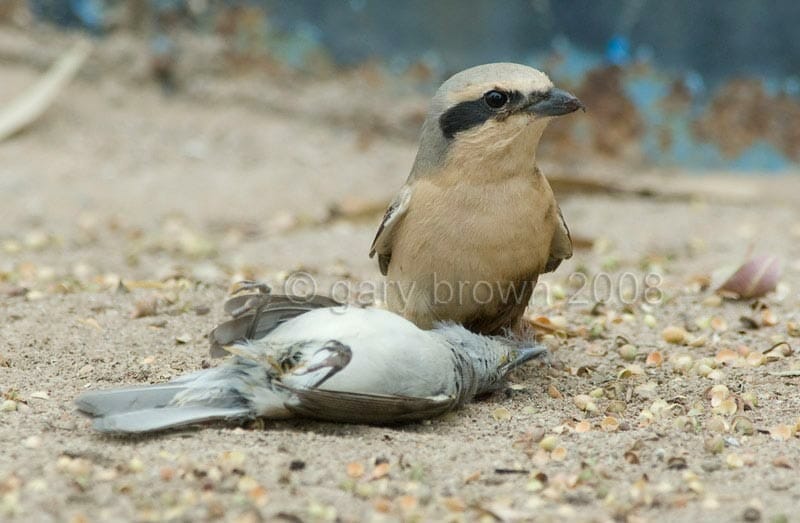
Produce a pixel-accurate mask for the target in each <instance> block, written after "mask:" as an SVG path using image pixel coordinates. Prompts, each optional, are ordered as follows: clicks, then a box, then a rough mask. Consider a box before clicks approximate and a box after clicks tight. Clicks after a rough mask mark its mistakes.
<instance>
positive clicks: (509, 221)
mask: <svg viewBox="0 0 800 523" xmlns="http://www.w3.org/2000/svg"><path fill="white" fill-rule="evenodd" d="M582 108H583V104H582V103H581V102H580V100H578V99H577V98H576V97H575V96H573V95H571V94H569V93H567V92H566V91H562V90H560V89H557V88H555V87H554V86H553V83H552V82H551V81H550V79H549V78H548V77H547V75H545V74H544V73H542V72H540V71H537V70H536V69H533V68H531V67H527V66H524V65H519V64H511V63H496V64H487V65H481V66H478V67H473V68H471V69H467V70H465V71H462V72H460V73H458V74H456V75H455V76H453V77H451V78H450V79H449V80H447V81H446V82H445V83H444V84H442V86H441V87H440V88H439V90H438V91H437V93H436V95H435V96H434V98H433V101H432V102H431V105H430V109H429V111H428V116H427V118H426V120H425V123H424V124H423V126H422V136H421V138H420V142H419V150H418V152H417V157H416V160H415V161H414V165H413V167H412V169H411V175H410V176H409V177H408V180H407V181H406V183H405V185H403V187H402V188H401V189H400V192H399V193H398V195H397V196H396V197H395V198H394V200H393V201H392V203H391V205H390V206H389V209H388V210H387V211H386V215H385V216H384V218H383V221H382V222H381V224H380V226H379V228H378V232H377V234H376V236H375V240H374V241H373V244H372V249H371V252H370V256H371V257H372V256H374V255H376V254H377V256H378V263H379V266H380V270H381V272H382V273H383V274H384V275H386V276H387V280H388V281H387V283H388V284H387V292H386V300H387V305H388V307H389V309H390V310H392V311H394V312H397V313H399V314H402V315H403V316H405V317H406V318H407V319H409V320H411V321H412V322H414V323H415V324H416V325H417V326H418V327H420V328H422V329H429V328H431V327H432V326H433V325H434V324H435V323H436V322H439V321H452V322H456V323H459V324H461V325H463V326H465V327H466V328H467V329H469V330H471V331H473V332H478V333H483V334H498V333H501V332H504V331H506V330H508V329H515V328H516V327H518V325H519V320H520V318H521V317H522V315H523V313H524V311H525V307H526V305H527V304H528V301H529V300H530V297H531V295H532V293H533V288H534V286H535V285H536V280H537V279H538V276H539V274H542V273H544V272H550V271H553V270H555V269H556V267H558V265H559V264H560V263H561V261H562V260H564V259H566V258H569V257H571V256H572V241H571V239H570V235H569V230H568V229H567V225H566V223H565V222H564V218H563V216H562V215H561V210H560V209H559V207H558V204H557V203H556V201H555V198H554V197H553V191H552V189H551V188H550V184H549V183H548V182H547V179H546V178H545V177H544V176H543V175H542V173H541V171H540V170H539V169H538V167H536V147H537V145H538V143H539V139H540V138H541V136H542V132H543V131H544V129H545V127H546V126H547V123H548V122H549V121H550V120H551V119H552V118H553V117H557V116H561V115H565V114H568V113H571V112H574V111H576V110H577V109H582Z"/></svg>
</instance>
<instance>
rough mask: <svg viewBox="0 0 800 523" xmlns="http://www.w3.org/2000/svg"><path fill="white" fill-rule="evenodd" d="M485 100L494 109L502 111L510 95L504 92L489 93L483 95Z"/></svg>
mask: <svg viewBox="0 0 800 523" xmlns="http://www.w3.org/2000/svg"><path fill="white" fill-rule="evenodd" d="M483 100H484V101H485V102H486V105H488V106H489V107H491V108H492V109H500V108H501V107H503V106H504V105H505V104H507V103H508V95H507V94H506V93H504V92H502V91H489V92H488V93H486V94H485V95H483Z"/></svg>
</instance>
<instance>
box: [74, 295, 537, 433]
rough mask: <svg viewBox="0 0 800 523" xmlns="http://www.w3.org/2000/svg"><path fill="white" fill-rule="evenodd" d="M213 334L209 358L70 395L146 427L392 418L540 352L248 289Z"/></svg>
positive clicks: (448, 403) (135, 427) (98, 411)
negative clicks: (214, 361) (181, 372)
mask: <svg viewBox="0 0 800 523" xmlns="http://www.w3.org/2000/svg"><path fill="white" fill-rule="evenodd" d="M226 309H227V310H228V311H229V312H231V313H232V314H233V316H234V318H233V319H232V320H230V321H228V322H226V323H223V324H222V325H220V326H219V327H217V328H216V329H215V330H214V331H213V332H212V333H211V343H212V353H218V352H220V351H224V352H227V353H229V354H230V355H231V357H230V359H228V360H227V361H226V362H224V363H223V364H221V365H220V366H218V367H216V368H211V369H206V370H201V371H199V372H195V373H192V374H188V375H186V376H182V377H179V378H177V379H174V380H172V381H170V382H167V383H164V384H160V385H148V386H140V387H127V388H120V389H111V390H105V391H102V390H101V391H91V392H87V393H84V394H82V395H81V396H80V397H78V399H77V400H76V404H77V406H78V409H79V410H80V411H81V412H82V413H84V414H86V415H88V416H91V417H92V418H93V423H92V426H93V427H94V428H95V429H96V430H98V431H101V432H110V433H144V432H153V431H159V430H163V429H169V428H175V427H181V426H186V425H193V424H197V423H202V422H208V421H214V420H223V421H228V422H237V423H240V422H242V421H244V420H249V419H253V418H256V417H264V418H273V419H275V418H288V417H293V416H297V417H307V418H314V419H320V420H328V421H336V422H349V423H365V424H390V423H400V422H406V421H412V420H419V419H424V418H430V417H434V416H438V415H440V414H443V413H445V412H447V411H450V410H453V409H456V408H458V407H460V406H461V405H463V404H464V403H466V402H468V401H470V400H472V399H473V398H474V397H475V396H476V395H478V394H483V393H487V392H490V391H493V390H495V389H496V388H498V387H499V386H501V385H502V383H503V381H504V378H505V376H506V375H507V374H508V373H509V372H510V371H511V370H513V369H515V368H517V367H518V366H520V365H522V364H523V363H525V362H527V361H529V360H531V359H532V358H534V357H536V356H538V355H540V354H542V353H544V352H545V349H544V348H542V347H540V346H530V345H529V346H521V345H520V344H519V343H518V342H516V341H514V340H511V339H509V338H500V337H487V336H480V335H477V334H474V333H471V332H469V331H468V330H466V329H464V328H463V327H461V326H458V325H455V324H452V323H447V324H440V325H436V326H435V327H434V329H433V330H430V331H423V330H421V329H419V328H418V327H416V326H415V325H414V324H413V323H411V322H409V321H408V320H406V319H404V318H403V317H401V316H398V315H396V314H394V313H392V312H389V311H386V310H381V309H374V308H367V309H363V308H358V307H354V306H346V305H338V304H336V302H333V301H332V300H330V299H328V298H322V297H314V298H311V299H302V298H293V297H287V296H274V295H271V294H269V293H268V292H254V293H253V292H249V293H246V294H244V295H238V296H234V297H233V298H231V299H230V300H229V301H228V302H227V304H226Z"/></svg>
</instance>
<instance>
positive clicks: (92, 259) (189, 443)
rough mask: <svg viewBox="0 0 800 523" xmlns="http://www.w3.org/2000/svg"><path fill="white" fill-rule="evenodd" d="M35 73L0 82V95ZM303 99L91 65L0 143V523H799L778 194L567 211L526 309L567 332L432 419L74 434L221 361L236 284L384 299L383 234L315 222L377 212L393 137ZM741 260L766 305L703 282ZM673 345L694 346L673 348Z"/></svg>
mask: <svg viewBox="0 0 800 523" xmlns="http://www.w3.org/2000/svg"><path fill="white" fill-rule="evenodd" d="M4 36H5V37H6V38H8V35H7V34H6V35H4ZM12 36H13V35H12ZM38 74H40V69H39V68H38V67H33V66H28V65H26V64H25V63H21V62H15V61H7V62H6V63H0V75H2V82H0V100H2V101H3V102H2V103H5V101H7V100H10V99H12V98H13V96H14V95H15V94H16V93H18V92H20V90H22V89H24V88H25V86H26V85H29V84H30V83H31V82H33V81H34V80H35V78H36V77H37V75H38ZM259 81H260V82H263V84H264V86H265V87H264V88H265V91H267V92H270V93H272V95H274V94H275V93H276V92H278V93H279V92H281V90H282V89H285V86H282V85H281V84H280V83H275V82H272V81H270V80H268V79H259ZM230 84H231V85H229V86H227V87H226V89H228V90H227V91H226V92H228V93H234V94H235V92H236V82H235V81H231V82H230ZM251 84H252V82H251V83H250V84H247V85H251ZM330 89H331V90H332V91H330V92H329V95H330V97H331V98H334V99H335V96H334V94H335V93H341V92H345V93H346V92H348V90H347V89H343V88H342V87H341V86H338V87H336V86H334V87H331V88H330ZM287 93H291V91H287ZM287 96H289V94H287ZM376 96H377V95H376ZM385 96H386V97H387V99H388V96H389V95H388V94H386V95H385ZM242 98H244V96H243V97H242ZM278 99H280V97H278ZM314 103H315V102H314V100H308V99H302V97H301V100H300V101H299V102H298V104H299V105H300V106H302V107H299V108H298V109H297V112H298V114H300V113H302V114H303V115H304V116H303V117H302V118H301V117H295V116H294V114H293V113H292V111H291V110H287V111H272V110H269V106H265V107H263V108H260V107H257V106H254V104H252V103H242V102H240V101H238V100H237V97H236V96H226V97H220V98H218V99H215V100H213V101H211V102H207V103H203V102H202V101H201V100H198V99H197V97H187V96H181V95H178V96H175V97H173V98H171V99H165V98H164V97H163V96H162V95H161V94H160V93H159V91H158V90H157V89H156V88H155V87H154V86H152V85H149V84H144V83H141V84H137V83H135V82H131V81H127V80H126V81H120V80H119V79H118V77H115V76H113V75H109V76H104V75H103V74H99V73H96V74H94V75H91V76H88V77H87V76H82V77H81V78H79V79H78V80H77V81H76V82H75V83H74V84H72V85H71V86H70V87H69V89H68V91H67V92H65V93H63V95H62V96H61V97H60V98H59V100H58V102H57V103H56V104H55V105H54V106H53V107H52V108H51V110H50V111H49V112H48V113H47V115H46V116H45V118H44V119H43V120H41V121H40V122H39V123H38V124H37V125H36V126H35V127H33V128H31V129H29V130H28V131H27V132H25V133H23V134H21V135H19V136H17V137H15V138H13V139H12V140H9V141H7V142H5V143H2V144H0V194H1V195H2V199H1V200H0V218H1V219H0V393H2V395H3V398H2V401H3V403H2V405H3V407H2V410H0V445H2V449H3V450H2V452H0V520H3V521H74V522H79V521H81V522H82V521H92V522H94V521H160V520H170V521H198V520H199V521H205V520H222V521H261V520H264V521H274V520H284V521H333V520H337V519H338V520H342V521H364V520H388V521H394V520H412V521H433V520H456V521H458V520H478V519H481V520H486V521H493V520H509V521H513V520H532V519H535V520H537V521H561V520H570V521H611V520H622V521H666V520H669V521H735V520H746V521H758V520H762V521H774V522H779V521H796V520H797V519H796V518H797V514H796V510H795V507H797V506H798V504H799V503H800V483H798V482H797V481H796V478H797V473H798V472H797V470H798V468H800V447H799V446H798V438H797V435H796V432H797V429H798V428H800V427H798V425H797V424H798V421H799V420H800V398H799V397H798V395H797V385H798V383H800V377H797V376H798V374H800V372H797V371H800V361H799V360H798V359H797V356H796V355H795V354H794V353H793V351H792V350H791V349H797V348H798V347H797V345H798V341H799V340H798V338H797V337H792V334H794V336H797V327H796V325H797V324H798V322H800V313H798V305H799V304H800V297H798V292H797V289H798V288H800V266H799V265H798V263H797V261H796V260H797V259H798V255H799V254H800V246H799V245H800V242H799V240H800V214H799V213H798V212H797V205H798V203H800V191H798V190H797V189H798V183H797V179H796V178H777V177H776V178H770V179H763V186H764V187H767V188H769V189H770V191H769V193H770V194H771V195H772V196H771V197H769V198H750V199H749V201H744V202H743V201H741V199H740V200H739V201H737V202H731V201H726V200H725V199H722V200H714V199H707V198H694V199H690V200H686V199H653V198H650V199H642V198H632V197H625V198H622V197H609V196H602V195H600V196H591V195H589V196H572V197H567V198H564V199H563V201H562V207H563V210H564V214H565V216H566V218H567V220H568V222H569V223H570V225H571V226H572V229H573V232H574V233H575V235H576V236H578V237H580V238H584V239H590V240H592V241H593V244H594V246H593V248H591V249H582V250H578V251H577V252H576V255H575V257H574V258H573V259H572V260H570V261H569V263H566V264H565V265H564V266H562V268H561V269H559V271H558V272H557V273H556V274H554V275H549V276H548V277H547V278H545V281H544V284H545V285H543V286H542V289H544V288H545V287H547V288H549V289H550V300H549V302H547V300H546V299H545V296H544V292H539V294H538V297H537V304H536V307H535V310H534V316H544V317H547V318H548V319H549V320H550V321H551V322H552V323H553V324H555V325H556V326H557V327H559V328H560V329H561V330H563V331H566V332H568V333H570V336H569V337H567V336H561V335H560V334H559V335H558V336H555V337H554V336H549V337H545V338H544V341H545V342H546V343H548V345H549V346H550V347H551V350H552V355H551V357H550V361H549V362H548V363H546V364H545V363H537V364H534V365H532V366H530V367H529V368H526V369H524V370H522V371H519V372H518V373H517V374H516V375H515V376H514V377H513V380H512V386H510V387H509V389H508V390H507V391H506V392H505V393H499V394H496V395H494V396H492V397H490V398H487V399H485V400H482V401H480V402H477V403H475V404H472V405H469V406H468V407H466V408H465V409H463V410H462V411H460V412H457V413H454V414H451V415H448V416H446V417H445V418H442V419H437V420H433V421H431V422H427V423H420V424H414V425H409V426H404V427H389V428H387V427H364V426H344V425H334V424H327V423H315V422H305V421H287V422H279V423H275V422H267V423H263V424H254V425H252V426H249V427H245V428H225V427H220V426H212V427H207V428H203V429H200V430H189V431H181V432H172V433H167V434H163V435H159V436H156V437H150V438H141V439H121V438H109V437H102V436H98V435H96V434H93V433H91V432H90V430H89V424H88V422H87V420H85V419H83V418H81V417H80V416H78V415H77V414H76V413H75V412H74V409H73V407H72V404H71V402H72V400H73V398H74V397H75V396H76V395H77V394H78V393H80V392H81V391H82V390H85V389H87V388H95V387H111V386H114V385H119V384H123V383H154V382H159V381H164V380H167V379H169V378H171V377H174V376H176V375H178V374H181V373H183V372H186V371H189V370H193V369H197V368H199V367H201V366H204V365H208V364H215V362H212V361H210V359H209V357H208V355H207V342H206V340H205V338H204V336H205V334H206V333H207V332H208V331H209V330H210V329H211V328H212V327H213V326H214V325H215V324H216V323H217V322H218V321H220V320H221V319H222V311H221V303H222V300H223V299H224V296H225V294H226V291H227V289H228V286H229V285H230V283H231V282H233V281H235V280H237V279H240V278H242V277H256V278H260V279H264V280H267V281H269V282H271V283H273V284H278V285H279V287H280V284H281V282H282V281H283V280H284V279H286V278H287V275H289V274H290V273H291V271H295V270H302V271H306V272H308V273H309V274H311V275H313V276H314V277H315V278H316V279H317V281H319V282H320V283H319V289H318V290H319V291H325V290H326V289H328V288H330V285H331V284H332V283H333V282H335V281H347V282H352V283H354V284H355V283H358V282H363V281H368V282H369V281H372V282H378V281H379V274H378V271H377V268H376V267H375V265H374V263H373V262H372V261H371V260H369V259H368V258H367V256H366V251H367V248H368V245H369V242H370V240H371V238H372V235H373V233H374V228H375V226H376V223H377V220H378V219H379V217H378V216H376V215H374V213H372V214H370V213H367V214H368V215H369V216H368V217H366V218H364V219H356V218H355V217H353V216H351V215H353V214H358V213H356V212H354V211H353V212H350V213H349V214H348V216H349V218H347V219H339V220H328V219H325V217H326V216H327V215H328V208H329V207H330V206H331V205H333V204H336V203H339V204H342V203H344V204H345V206H346V207H347V206H349V207H348V208H353V207H364V206H365V202H367V203H368V202H371V201H374V200H382V199H385V198H388V197H390V196H391V195H392V194H393V192H394V191H395V190H396V188H397V187H398V186H399V185H400V184H401V183H402V181H403V180H404V178H405V176H406V174H407V171H408V168H409V166H410V163H411V161H412V159H413V155H414V150H415V147H414V144H413V142H411V141H405V140H400V139H397V138H386V137H384V136H383V135H381V134H375V135H374V136H372V135H367V137H366V139H365V131H364V128H363V127H359V126H348V125H345V124H341V125H336V124H335V123H331V121H330V120H327V121H324V122H321V123H320V122H315V121H314V119H313V118H310V117H308V115H309V114H313V113H314V110H315V105H314ZM416 103H417V102H416V101H412V102H410V103H409V107H412V108H413V107H415V104H416ZM545 160H547V161H549V162H551V163H558V162H557V159H556V158H546V159H545ZM628 175H629V176H631V177H632V178H631V179H633V177H635V176H636V175H637V173H636V172H635V171H633V172H631V173H629V174H628ZM677 180H679V178H678V174H675V173H673V174H671V175H667V176H664V177H663V183H664V184H666V185H670V184H672V183H673V181H676V183H677ZM724 183H727V184H731V186H736V185H737V184H740V183H741V184H743V183H744V180H742V179H740V178H737V177H736V176H730V177H728V179H727V181H725V182H724ZM366 206H367V207H368V205H366ZM750 249H754V251H755V252H759V253H767V254H773V255H776V256H779V257H780V258H781V259H782V260H783V262H784V264H783V265H784V275H783V278H782V281H781V285H780V286H779V289H778V292H776V293H773V294H771V295H769V296H768V297H767V298H765V299H763V300H762V301H761V302H760V303H759V304H758V307H762V308H763V307H766V308H767V309H766V310H767V312H764V311H763V310H754V309H753V308H752V307H751V305H752V304H751V303H749V302H724V303H719V302H718V301H717V300H715V299H714V297H713V293H712V292H711V289H707V288H706V286H705V284H706V283H708V281H711V282H712V287H713V285H714V283H716V282H719V281H720V278H722V277H724V271H725V270H726V269H727V270H731V269H735V267H736V266H737V265H738V264H739V263H740V262H741V261H742V260H743V259H744V258H745V256H746V255H747V254H748V252H749V250H750ZM582 274H585V275H587V276H586V277H585V278H584V277H583V276H581V275H582ZM604 275H608V276H609V277H610V281H611V283H612V285H611V288H610V289H608V286H607V281H609V280H606V279H605V278H606V276H604ZM623 275H625V276H623ZM648 275H649V276H648ZM620 278H622V281H623V286H622V287H623V289H622V290H620V286H619V285H618V282H619V281H620ZM289 280H290V281H292V279H291V277H289ZM584 280H585V281H586V284H585V285H583V286H582V288H581V285H582V282H583V281H584ZM120 282H122V283H120ZM632 282H635V284H636V288H637V290H638V291H639V296H638V297H634V298H632V299H629V298H630V297H629V296H628V295H627V294H626V293H625V292H624V288H625V287H630V286H631V285H632ZM646 283H647V284H650V286H651V287H653V289H651V291H650V292H651V294H649V295H648V296H650V298H652V299H651V300H649V301H654V302H655V303H651V304H648V303H645V301H644V300H642V299H641V293H642V292H643V289H644V286H645V284H646ZM593 288H594V289H595V291H593V290H592V289H593ZM608 292H610V294H609V295H608V296H610V297H611V299H610V300H607V301H608V302H607V304H606V305H605V306H604V307H599V308H598V307H594V306H595V303H596V301H597V300H598V299H601V298H603V297H604V296H607V293H608ZM593 293H594V296H593V295H592V294H593ZM136 315H141V316H142V317H138V318H133V317H132V316H136ZM743 316H744V317H747V318H751V319H752V322H754V323H755V325H749V327H750V328H745V326H746V324H745V323H744V322H743V321H742V320H741V319H740V318H741V317H743ZM745 321H746V320H745ZM669 326H677V327H681V328H684V329H686V330H687V331H688V333H687V334H686V335H685V337H683V335H682V334H681V336H680V337H682V339H679V340H675V341H677V343H668V342H667V341H665V339H664V336H663V334H662V331H663V329H665V328H666V327H669ZM754 326H755V327H758V328H752V327H754ZM782 340H786V341H788V343H789V345H781V346H778V347H777V348H775V349H773V350H771V351H770V350H769V349H770V347H773V346H774V345H775V344H776V343H778V342H780V341H782ZM626 342H627V343H628V346H625V347H624V348H621V347H620V346H621V345H624V344H625V343H626ZM631 345H632V346H633V348H631ZM781 373H783V375H781ZM715 386H716V388H714V389H712V387H715Z"/></svg>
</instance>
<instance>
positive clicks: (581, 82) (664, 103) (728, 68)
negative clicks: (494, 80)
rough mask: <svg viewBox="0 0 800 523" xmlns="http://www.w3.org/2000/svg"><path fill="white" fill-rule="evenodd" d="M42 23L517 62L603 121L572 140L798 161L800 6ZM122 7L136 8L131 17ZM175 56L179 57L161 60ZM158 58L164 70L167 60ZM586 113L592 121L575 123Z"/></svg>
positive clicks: (418, 64)
mask: <svg viewBox="0 0 800 523" xmlns="http://www.w3.org/2000/svg"><path fill="white" fill-rule="evenodd" d="M29 6H30V9H31V11H32V12H33V13H34V14H35V15H36V16H37V17H38V18H39V19H42V20H47V21H50V22H52V23H55V24H58V25H60V26H63V27H77V28H82V29H85V30H87V31H89V32H91V33H93V34H95V35H97V36H98V37H99V38H102V35H104V34H108V33H109V32H112V31H114V30H119V29H120V28H124V29H136V30H140V31H143V32H146V33H147V34H148V35H149V38H150V39H151V49H152V52H153V53H154V54H156V55H158V54H159V53H160V54H161V55H165V56H166V55H169V53H172V52H174V48H175V46H174V45H173V44H172V39H173V38H174V34H175V32H176V31H177V30H178V29H177V28H180V29H181V30H185V29H187V28H188V29H190V30H193V31H198V32H208V33H215V34H217V35H219V36H221V37H223V38H225V39H227V40H229V41H230V43H231V46H232V47H233V48H235V49H236V50H237V51H238V52H240V53H242V54H250V55H252V54H258V53H266V54H269V55H270V56H271V57H272V58H274V59H276V60H279V61H281V62H282V63H285V64H286V65H288V66H291V67H293V68H296V69H298V70H301V71H313V70H314V69H317V68H319V66H320V63H321V60H322V61H324V62H325V64H327V66H328V67H330V68H334V69H335V68H348V67H357V66H359V65H361V64H364V63H371V64H378V65H379V66H380V67H381V68H382V69H384V70H385V71H386V72H387V74H389V75H396V76H398V77H402V76H403V75H407V73H408V72H409V71H415V72H416V73H419V74H417V76H422V77H423V78H424V79H425V80H427V81H429V82H430V83H432V84H435V83H438V82H439V81H441V80H442V79H444V78H446V77H447V76H448V75H450V74H452V73H453V72H456V71H458V70H460V69H463V68H465V67H468V66H471V65H475V64H479V63H485V62H492V61H515V62H521V63H527V64H530V65H534V66H536V67H538V68H540V69H543V70H545V71H546V72H548V73H549V74H550V75H551V77H552V78H553V79H554V80H555V81H556V82H557V83H559V84H561V85H564V86H565V87H567V88H569V89H573V90H574V91H576V92H577V94H578V95H579V96H580V97H581V98H582V99H584V101H585V103H586V104H587V106H588V107H589V111H590V115H591V118H587V119H574V120H576V121H573V120H570V121H569V123H567V124H563V125H561V124H559V125H561V127H559V128H557V129H556V131H555V133H556V135H557V136H559V137H560V138H561V141H562V142H563V143H567V144H569V145H570V147H571V148H572V149H573V150H574V148H575V147H581V148H583V149H587V150H590V151H591V152H593V153H595V154H598V155H601V156H608V157H611V158H617V159H621V160H630V159H636V160H640V161H641V160H644V161H647V162H650V163H653V164H656V165H666V166H672V165H676V166H688V167H701V168H712V169H735V170H742V171H780V170H785V169H791V168H796V167H797V166H798V164H800V130H798V128H800V38H798V37H797V30H798V27H800V2H798V1H797V0H763V1H758V0H726V1H724V2H702V1H700V2H698V1H691V0H671V1H656V0H558V1H556V0H506V1H504V2H496V1H490V0H438V1H425V0H406V1H398V2H392V1H388V0H340V1H334V0H286V1H279V0H251V1H241V0H238V1H236V0H227V1H225V0H220V1H213V0H105V1H104V0H30V1H29ZM120 13H124V14H122V15H121V14H120ZM162 62H163V63H169V59H167V60H162ZM160 63H161V62H160ZM578 120H579V121H578Z"/></svg>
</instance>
